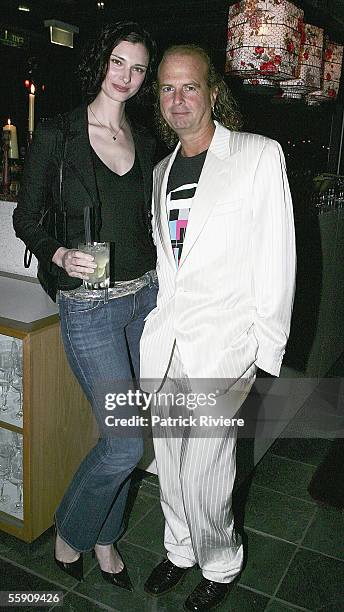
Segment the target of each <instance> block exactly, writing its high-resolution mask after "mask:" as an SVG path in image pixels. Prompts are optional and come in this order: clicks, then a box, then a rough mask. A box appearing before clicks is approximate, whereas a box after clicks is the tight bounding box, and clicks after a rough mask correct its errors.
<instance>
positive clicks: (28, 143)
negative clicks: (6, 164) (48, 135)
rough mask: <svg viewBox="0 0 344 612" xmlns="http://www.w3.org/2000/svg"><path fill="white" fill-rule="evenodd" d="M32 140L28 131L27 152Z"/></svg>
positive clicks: (31, 135) (31, 134)
mask: <svg viewBox="0 0 344 612" xmlns="http://www.w3.org/2000/svg"><path fill="white" fill-rule="evenodd" d="M32 138H33V132H30V130H29V131H28V133H27V150H29V148H30V146H31V143H32Z"/></svg>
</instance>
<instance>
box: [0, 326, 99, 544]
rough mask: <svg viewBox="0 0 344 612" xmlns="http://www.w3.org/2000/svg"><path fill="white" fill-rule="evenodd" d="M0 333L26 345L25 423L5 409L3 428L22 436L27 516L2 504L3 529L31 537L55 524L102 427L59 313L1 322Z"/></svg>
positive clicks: (0, 525)
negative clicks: (71, 358)
mask: <svg viewBox="0 0 344 612" xmlns="http://www.w3.org/2000/svg"><path fill="white" fill-rule="evenodd" d="M0 334H2V335H3V336H7V337H12V338H17V339H20V340H22V347H23V423H22V424H21V422H19V423H18V424H15V423H14V422H9V420H10V419H8V416H5V413H1V412H0V428H1V429H0V433H1V430H2V431H3V432H18V433H20V434H22V435H23V518H22V519H21V518H19V517H18V516H14V515H12V514H10V513H9V510H8V508H6V507H5V505H3V507H1V504H0V529H2V530H4V531H7V532H8V533H11V534H13V535H15V536H16V537H18V538H20V539H22V540H25V541H26V542H31V541H32V540H34V539H35V538H37V537H38V536H39V535H40V534H41V533H42V532H43V531H45V530H46V529H47V528H48V527H50V526H51V525H52V523H53V516H54V511H55V509H56V506H57V505H58V503H59V501H60V499H61V497H62V496H63V493H64V491H65V489H66V487H67V486H68V484H69V482H70V479H71V477H72V475H73V473H74V471H75V470H76V468H77V467H78V465H79V463H80V461H81V460H82V458H83V457H84V456H85V454H86V453H87V452H88V450H89V448H90V447H91V446H92V445H93V444H94V443H95V441H96V438H97V428H96V425H95V422H94V420H93V417H92V415H91V411H90V408H89V405H88V402H87V400H86V398H85V396H84V394H83V392H82V391H81V389H80V387H79V384H78V382H77V381H76V379H75V378H74V376H73V374H72V372H71V370H70V368H69V365H68V363H67V360H66V357H65V353H64V349H63V345H62V341H61V337H60V324H59V320H58V317H57V315H53V316H49V317H46V318H45V319H42V320H41V321H39V322H37V321H36V323H35V324H34V325H26V326H25V325H15V324H14V325H12V326H11V325H1V324H0ZM18 344H19V345H20V342H18ZM6 435H7V434H6ZM9 435H11V434H9ZM5 486H6V483H5Z"/></svg>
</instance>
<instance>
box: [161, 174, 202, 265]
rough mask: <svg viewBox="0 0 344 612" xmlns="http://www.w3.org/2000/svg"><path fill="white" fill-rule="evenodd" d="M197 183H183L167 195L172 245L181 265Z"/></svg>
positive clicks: (176, 260) (175, 257)
mask: <svg viewBox="0 0 344 612" xmlns="http://www.w3.org/2000/svg"><path fill="white" fill-rule="evenodd" d="M196 187H197V183H192V184H191V185H182V186H181V187H177V189H175V190H173V191H171V192H170V193H169V194H168V196H167V201H166V205H167V216H168V225H169V230H170V237H171V245H172V250H173V255H174V259H175V262H176V266H177V267H178V266H179V262H180V258H181V255H182V249H183V244H184V239H185V233H186V228H187V225H188V219H189V213H190V206H191V202H192V198H193V197H194V195H195V192H196Z"/></svg>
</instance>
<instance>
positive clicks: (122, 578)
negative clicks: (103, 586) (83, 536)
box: [92, 550, 134, 591]
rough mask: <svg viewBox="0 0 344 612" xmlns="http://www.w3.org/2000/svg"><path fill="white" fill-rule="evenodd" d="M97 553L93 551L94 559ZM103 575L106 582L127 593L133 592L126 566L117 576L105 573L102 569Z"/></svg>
mask: <svg viewBox="0 0 344 612" xmlns="http://www.w3.org/2000/svg"><path fill="white" fill-rule="evenodd" d="M95 556H96V553H95V551H94V550H93V551H92V557H95ZM100 572H101V575H102V577H103V579H104V580H105V581H106V582H109V583H110V584H113V586H117V587H120V588H121V589H125V590H126V591H133V590H134V589H133V585H132V583H131V580H130V577H129V574H128V570H127V568H126V565H124V567H123V569H122V570H121V571H120V572H117V574H113V573H112V572H105V571H104V570H102V568H100Z"/></svg>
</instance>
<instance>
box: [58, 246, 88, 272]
mask: <svg viewBox="0 0 344 612" xmlns="http://www.w3.org/2000/svg"><path fill="white" fill-rule="evenodd" d="M53 262H54V263H55V264H56V265H57V266H59V267H60V268H63V270H65V271H66V272H67V274H68V276H71V277H73V278H81V279H82V280H88V277H89V275H90V274H92V273H93V272H94V270H95V269H96V268H97V264H96V263H95V261H94V257H93V256H92V255H89V254H88V253H83V252H82V251H78V250H77V249H66V248H65V247H60V248H59V249H57V251H56V253H55V254H54V256H53Z"/></svg>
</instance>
